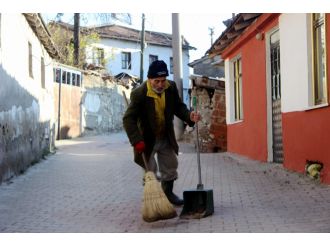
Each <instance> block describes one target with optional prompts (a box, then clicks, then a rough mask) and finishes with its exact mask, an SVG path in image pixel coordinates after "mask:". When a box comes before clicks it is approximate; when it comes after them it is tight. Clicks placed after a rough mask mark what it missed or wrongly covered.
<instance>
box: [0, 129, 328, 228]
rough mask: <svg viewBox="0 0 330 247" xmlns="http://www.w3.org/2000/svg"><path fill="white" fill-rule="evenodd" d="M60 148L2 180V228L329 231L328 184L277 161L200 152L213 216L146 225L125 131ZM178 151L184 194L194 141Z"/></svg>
mask: <svg viewBox="0 0 330 247" xmlns="http://www.w3.org/2000/svg"><path fill="white" fill-rule="evenodd" d="M57 148H58V149H57V150H56V153H55V154H54V155H49V156H48V157H46V159H45V160H42V161H41V162H39V163H38V164H36V165H34V166H33V167H31V168H30V169H28V170H27V172H26V173H25V174H23V175H21V176H19V177H16V178H14V179H12V180H11V181H10V182H8V183H3V184H2V185H1V186H0V232H7V233H13V232H21V233H22V232H24V233H25V232H35V233H39V232H58V233H66V232H74V233H76V232H82V233H89V232H100V233H103V232H106V233H114V232H120V233H122V232H132V233H133V232H134V233H135V232H147V233H149V232H161V233H163V232H168V233H176V232H180V233H182V232H184V233H186V232H187V233H190V232H208V233H213V232H215V233H223V232H227V233H228V232H230V233H231V232H241V233H249V232H253V233H261V232H270V233H273V232H282V233H283V232H284V233H286V232H288V233H291V232H330V210H329V208H330V186H327V185H322V184H319V183H317V182H315V181H312V180H310V179H309V178H307V177H305V176H303V175H302V174H297V173H293V172H290V171H287V170H285V169H283V168H282V167H281V166H280V165H278V164H269V163H260V162H256V161H252V160H249V159H246V158H243V157H241V156H237V155H233V154H230V153H207V154H201V164H202V180H203V184H204V187H205V188H208V189H213V197H214V206H215V212H214V215H212V216H209V217H206V218H203V219H200V220H196V219H194V220H183V219H180V218H178V217H177V218H174V219H171V220H165V221H158V222H154V223H146V222H144V221H143V220H142V218H141V213H140V210H141V206H142V196H143V187H142V170H141V169H140V168H139V167H138V166H137V165H135V164H134V163H133V161H132V150H131V147H130V144H129V143H128V140H127V138H126V135H125V134H124V133H114V134H110V135H105V136H95V137H83V138H77V139H72V140H62V141H60V142H58V143H57ZM180 150H181V153H180V155H179V162H180V165H179V179H178V180H177V182H176V183H175V192H176V193H178V194H180V195H181V196H182V191H184V190H188V189H194V188H196V184H197V181H198V179H197V162H196V153H195V152H194V149H193V147H191V146H189V145H187V144H181V149H180ZM176 209H177V211H178V214H179V213H180V211H181V208H180V207H177V208H176Z"/></svg>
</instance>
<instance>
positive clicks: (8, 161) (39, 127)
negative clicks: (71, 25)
mask: <svg viewBox="0 0 330 247" xmlns="http://www.w3.org/2000/svg"><path fill="white" fill-rule="evenodd" d="M0 25H1V27H0V30H1V31H0V40H1V41H0V88H1V90H0V129H1V131H0V183H1V181H5V180H7V179H9V178H10V177H12V176H14V175H18V174H20V173H23V172H24V171H25V170H26V169H27V168H28V167H29V166H30V165H31V164H33V163H35V162H37V161H38V160H39V159H40V158H41V157H43V156H44V155H46V154H47V153H49V152H50V150H51V148H52V147H53V145H54V118H53V110H54V107H53V84H52V83H53V80H52V79H53V66H52V59H53V58H56V57H58V56H59V53H58V51H57V50H56V48H55V46H54V45H53V43H52V40H51V39H50V35H49V33H48V31H47V29H46V28H45V26H44V23H43V21H42V19H41V17H40V15H38V14H23V15H22V14H0ZM14 30H15V31H14Z"/></svg>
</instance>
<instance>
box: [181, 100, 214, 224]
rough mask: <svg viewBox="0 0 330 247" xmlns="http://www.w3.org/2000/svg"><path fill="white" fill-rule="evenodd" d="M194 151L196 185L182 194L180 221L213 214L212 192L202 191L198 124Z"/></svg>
mask: <svg viewBox="0 0 330 247" xmlns="http://www.w3.org/2000/svg"><path fill="white" fill-rule="evenodd" d="M193 105H194V108H195V109H196V105H197V104H196V96H195V97H194V98H193ZM196 139H197V141H196V143H197V144H196V149H197V164H198V184H197V188H196V189H195V190H194V189H192V190H186V191H184V192H183V201H184V204H183V209H182V212H181V214H180V218H182V219H200V218H203V217H206V216H208V215H211V214H213V212H214V203H213V190H211V189H204V185H203V184H202V176H201V162H200V154H199V137H198V123H196Z"/></svg>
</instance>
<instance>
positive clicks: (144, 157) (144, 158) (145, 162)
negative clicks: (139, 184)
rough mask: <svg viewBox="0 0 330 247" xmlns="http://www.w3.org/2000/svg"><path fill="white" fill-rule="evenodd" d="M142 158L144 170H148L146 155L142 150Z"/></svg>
mask: <svg viewBox="0 0 330 247" xmlns="http://www.w3.org/2000/svg"><path fill="white" fill-rule="evenodd" d="M142 159H143V162H144V166H145V167H146V170H147V171H149V166H148V162H147V158H146V155H145V154H144V153H143V152H142Z"/></svg>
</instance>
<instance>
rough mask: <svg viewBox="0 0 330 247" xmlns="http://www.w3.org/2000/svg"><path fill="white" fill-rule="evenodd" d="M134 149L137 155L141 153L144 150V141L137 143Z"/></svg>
mask: <svg viewBox="0 0 330 247" xmlns="http://www.w3.org/2000/svg"><path fill="white" fill-rule="evenodd" d="M134 149H135V151H136V152H138V153H143V152H144V149H145V144H144V141H139V142H137V143H135V144H134Z"/></svg>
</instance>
